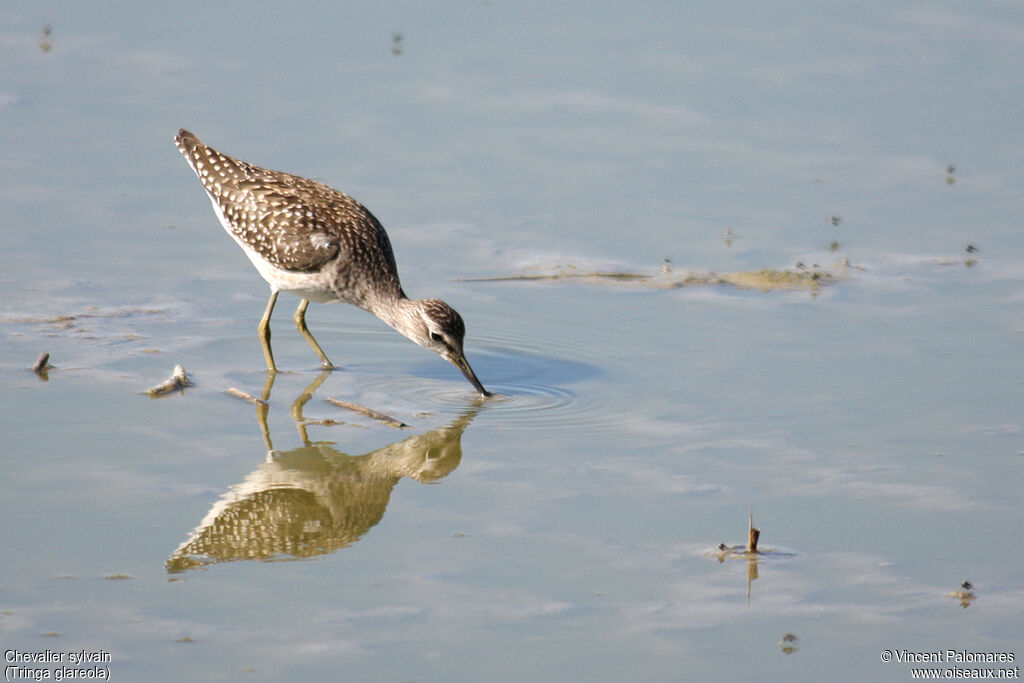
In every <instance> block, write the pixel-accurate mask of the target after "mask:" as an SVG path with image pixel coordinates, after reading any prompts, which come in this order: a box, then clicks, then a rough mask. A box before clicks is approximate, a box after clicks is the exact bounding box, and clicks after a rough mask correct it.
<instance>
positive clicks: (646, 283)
mask: <svg viewBox="0 0 1024 683" xmlns="http://www.w3.org/2000/svg"><path fill="white" fill-rule="evenodd" d="M535 280H577V281H583V282H589V283H595V284H600V283H615V284H620V285H633V286H639V287H646V288H648V289H679V288H681V287H697V286H708V285H731V286H732V287H736V288H738V289H756V290H760V291H762V292H772V291H779V290H786V291H792V290H810V291H814V290H817V289H819V288H820V287H821V286H822V285H824V284H828V283H831V282H833V281H834V280H835V278H834V277H833V276H832V275H831V274H830V273H827V272H825V271H821V270H807V269H801V270H773V269H770V268H762V269H761V270H745V271H740V272H736V273H710V272H698V271H685V272H683V273H675V272H672V271H671V270H669V271H668V272H664V271H663V272H661V273H658V274H656V275H649V274H644V273H630V272H626V271H607V270H594V271H579V270H576V268H575V267H574V266H568V267H559V268H557V269H555V271H554V272H548V273H530V274H526V273H524V274H521V275H503V276H497V277H481V278H461V279H460V282H512V281H535Z"/></svg>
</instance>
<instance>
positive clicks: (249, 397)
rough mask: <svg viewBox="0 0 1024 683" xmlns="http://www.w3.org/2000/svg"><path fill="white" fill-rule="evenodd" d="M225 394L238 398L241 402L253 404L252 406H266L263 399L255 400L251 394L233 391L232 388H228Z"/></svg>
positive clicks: (239, 390) (238, 390)
mask: <svg viewBox="0 0 1024 683" xmlns="http://www.w3.org/2000/svg"><path fill="white" fill-rule="evenodd" d="M225 393H226V394H227V395H228V396H234V397H235V398H240V399H242V400H243V401H248V402H249V403H253V404H255V405H258V406H265V405H267V402H266V401H264V400H263V399H261V398H256V397H255V396H253V395H252V394H247V393H245V392H244V391H242V390H241V389H235V388H234V387H229V388H228V390H227V391H226V392H225Z"/></svg>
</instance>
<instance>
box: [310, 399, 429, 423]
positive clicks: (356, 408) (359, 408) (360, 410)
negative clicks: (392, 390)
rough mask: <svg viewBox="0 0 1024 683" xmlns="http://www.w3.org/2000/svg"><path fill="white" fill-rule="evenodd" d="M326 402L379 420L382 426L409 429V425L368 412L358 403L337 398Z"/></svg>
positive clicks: (381, 414)
mask: <svg viewBox="0 0 1024 683" xmlns="http://www.w3.org/2000/svg"><path fill="white" fill-rule="evenodd" d="M327 402H328V403H330V404H332V405H336V406H338V407H339V408H346V409H347V410H352V411H355V412H357V413H359V414H360V415H365V416H366V417H372V418H373V419H374V420H379V421H381V422H383V423H384V424H386V425H388V426H389V427H394V428H395V429H409V425H407V424H405V423H404V422H402V421H401V420H396V419H395V418H393V417H391V416H390V415H385V414H384V413H378V412H377V411H376V410H370V409H369V408H365V407H363V406H361V405H359V404H358V403H349V402H348V401H342V400H341V399H337V398H328V399H327Z"/></svg>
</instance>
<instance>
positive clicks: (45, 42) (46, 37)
mask: <svg viewBox="0 0 1024 683" xmlns="http://www.w3.org/2000/svg"><path fill="white" fill-rule="evenodd" d="M51 33H53V29H52V28H51V27H50V25H49V24H47V25H46V26H44V27H43V31H42V33H40V34H39V49H40V50H42V51H43V52H49V51H50V50H52V49H53V43H52V42H51V41H50V34H51Z"/></svg>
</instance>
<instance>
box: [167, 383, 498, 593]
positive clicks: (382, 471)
mask: <svg viewBox="0 0 1024 683" xmlns="http://www.w3.org/2000/svg"><path fill="white" fill-rule="evenodd" d="M328 374H329V373H327V372H325V373H322V374H321V375H320V376H318V377H317V379H316V380H314V381H313V383H312V384H310V385H309V387H307V388H306V390H305V391H303V392H302V394H300V395H299V397H298V398H297V399H295V401H294V402H293V404H292V417H293V418H294V420H295V424H296V426H297V428H298V430H299V437H300V438H301V440H302V444H303V445H302V446H301V447H299V448H294V449H291V450H287V451H282V452H278V451H275V450H274V446H273V442H272V440H271V437H270V430H269V428H268V426H267V412H268V410H269V406H268V405H267V404H268V403H269V399H270V390H271V388H272V387H273V376H270V377H268V381H267V383H266V385H265V386H264V388H263V394H262V396H261V398H262V400H263V401H264V403H263V404H257V406H256V417H257V420H258V422H259V425H260V430H261V432H262V434H263V440H264V443H265V444H266V447H267V459H266V462H264V463H262V464H261V465H260V466H259V467H257V468H256V469H255V470H254V471H253V472H252V473H251V474H249V476H247V477H246V478H245V480H244V481H242V482H240V483H238V484H236V485H234V486H232V487H231V489H230V490H229V491H228V492H227V493H225V494H224V495H223V496H222V497H221V499H220V500H219V501H217V503H216V504H214V506H213V507H212V508H211V509H210V512H209V513H208V514H207V515H206V517H205V518H204V519H203V520H202V521H201V522H200V523H199V525H198V526H197V527H196V528H195V529H194V530H193V531H192V533H191V535H190V536H189V538H188V540H187V541H185V543H183V544H182V545H181V546H180V547H179V548H178V549H177V550H175V551H174V553H173V554H172V555H171V557H170V559H168V560H167V562H166V563H165V567H166V568H167V571H168V572H171V573H176V572H182V571H186V570H189V569H197V568H200V567H204V566H207V565H211V564H217V563H220V562H232V561H235V560H286V559H298V558H307V557H313V556H316V555H324V554H327V553H331V552H334V551H336V550H338V549H339V548H344V547H345V546H348V545H351V544H352V543H354V542H356V541H357V540H359V538H361V537H362V536H363V535H364V534H366V532H367V531H369V530H370V529H371V528H373V527H374V526H375V525H376V524H377V523H378V522H380V520H381V518H383V516H384V511H385V510H386V509H387V505H388V501H389V500H390V497H391V490H392V489H393V488H394V487H395V484H397V483H398V481H399V480H400V479H401V478H402V477H409V478H411V479H415V480H417V481H420V482H424V483H425V482H432V481H437V480H439V479H442V478H444V477H445V476H447V475H448V474H450V473H451V472H452V471H454V470H455V468H456V467H458V466H459V463H460V461H461V460H462V433H463V431H465V429H466V427H467V426H469V423H470V422H471V421H472V420H473V418H474V417H475V416H476V414H477V413H478V412H479V410H480V405H479V404H478V405H474V406H472V407H471V408H469V409H468V410H467V411H466V412H465V413H463V414H462V416H460V417H459V418H458V419H456V420H455V421H454V422H452V423H451V424H450V425H448V426H447V427H442V428H439V429H434V430H431V431H429V432H425V433H423V434H419V435H417V436H412V437H409V438H407V439H404V440H402V441H399V442H397V443H393V444H391V445H390V446H386V447H384V448H381V449H379V450H376V451H373V452H372V453H367V454H365V455H348V454H345V453H342V452H340V451H338V450H336V449H335V448H333V447H332V446H331V445H329V444H326V443H322V442H320V443H311V442H310V440H309V436H308V434H307V433H306V421H305V419H304V418H303V416H302V411H303V407H304V406H305V405H306V404H307V403H308V402H309V400H310V399H311V398H312V397H313V394H314V393H315V392H316V390H317V389H318V388H319V387H320V385H321V384H322V383H323V382H324V380H325V379H326V378H327V375H328Z"/></svg>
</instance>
